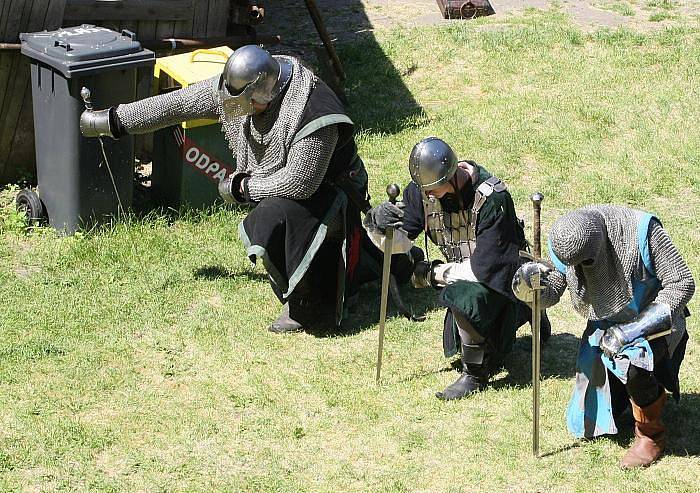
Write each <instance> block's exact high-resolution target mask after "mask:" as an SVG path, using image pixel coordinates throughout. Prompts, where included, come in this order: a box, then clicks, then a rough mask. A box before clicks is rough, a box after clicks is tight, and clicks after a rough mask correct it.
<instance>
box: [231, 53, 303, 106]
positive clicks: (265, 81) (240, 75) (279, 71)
mask: <svg viewBox="0 0 700 493" xmlns="http://www.w3.org/2000/svg"><path fill="white" fill-rule="evenodd" d="M291 77H292V64H291V63H290V62H289V61H288V60H286V59H284V58H274V57H273V56H272V55H270V54H269V53H268V52H267V51H265V50H263V49H262V48H260V47H259V46H256V45H246V46H242V47H240V48H238V49H237V50H236V51H234V52H233V54H232V55H231V56H230V57H229V58H228V60H227V61H226V65H225V66H224V71H223V73H222V74H221V77H220V78H219V96H220V98H221V102H222V104H223V106H224V110H225V111H226V112H227V113H228V114H230V115H233V116H242V115H251V114H253V113H254V112H255V110H254V108H253V101H256V102H258V103H269V102H270V101H272V100H273V99H275V98H276V97H277V96H278V95H279V94H280V93H281V92H282V90H283V89H284V88H285V86H286V85H287V83H288V82H289V80H290V79H291Z"/></svg>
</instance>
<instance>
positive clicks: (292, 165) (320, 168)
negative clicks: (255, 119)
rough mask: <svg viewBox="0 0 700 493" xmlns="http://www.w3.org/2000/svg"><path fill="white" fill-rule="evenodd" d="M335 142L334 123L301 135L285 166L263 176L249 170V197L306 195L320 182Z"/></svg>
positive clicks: (312, 191)
mask: <svg viewBox="0 0 700 493" xmlns="http://www.w3.org/2000/svg"><path fill="white" fill-rule="evenodd" d="M337 142H338V129H337V127H336V125H328V126H325V127H322V128H320V129H319V130H316V131H315V132H314V133H312V134H311V135H309V136H308V137H304V138H303V139H301V140H300V141H299V142H297V143H296V144H294V145H293V146H292V147H291V148H290V150H289V154H288V155H287V162H286V165H285V166H284V167H282V168H280V169H279V170H277V171H276V172H274V173H272V174H270V175H268V176H264V177H260V176H256V174H255V171H253V172H252V173H251V175H252V176H251V177H250V179H249V180H248V183H247V186H248V193H249V194H250V198H251V199H252V200H254V201H256V202H257V201H260V200H262V199H264V198H266V197H284V198H288V199H293V200H304V199H307V198H309V197H310V196H311V195H313V194H314V193H315V192H316V190H318V187H319V186H320V185H321V182H322V181H323V178H324V177H325V175H326V171H327V170H328V164H329V163H330V160H331V156H332V155H333V151H334V150H335V146H336V143H337Z"/></svg>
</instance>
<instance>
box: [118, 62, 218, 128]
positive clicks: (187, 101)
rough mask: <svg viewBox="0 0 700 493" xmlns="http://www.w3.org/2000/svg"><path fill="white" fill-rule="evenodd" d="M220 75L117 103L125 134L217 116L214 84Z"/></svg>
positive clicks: (215, 117) (216, 117)
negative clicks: (127, 101) (140, 98)
mask: <svg viewBox="0 0 700 493" xmlns="http://www.w3.org/2000/svg"><path fill="white" fill-rule="evenodd" d="M218 79H219V76H215V77H212V78H210V79H205V80H203V81H200V82H197V83H195V84H191V85H189V86H187V87H184V88H182V89H178V90H176V91H172V92H169V93H166V94H161V95H158V96H152V97H150V98H145V99H142V100H140V101H134V102H133V103H129V104H120V105H119V106H117V109H116V112H117V116H118V117H119V121H120V123H121V126H122V127H123V129H124V130H125V131H126V133H128V134H145V133H149V132H154V131H156V130H159V129H161V128H165V127H169V126H171V125H177V124H178V123H181V122H184V121H187V120H194V119H199V118H211V119H218V117H219V115H218V112H217V103H216V101H215V97H214V87H215V86H216V81H218Z"/></svg>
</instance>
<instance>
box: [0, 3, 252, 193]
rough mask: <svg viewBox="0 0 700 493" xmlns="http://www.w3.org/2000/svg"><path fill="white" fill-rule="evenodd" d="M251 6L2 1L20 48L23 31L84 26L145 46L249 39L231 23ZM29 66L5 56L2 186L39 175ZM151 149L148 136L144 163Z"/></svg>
mask: <svg viewBox="0 0 700 493" xmlns="http://www.w3.org/2000/svg"><path fill="white" fill-rule="evenodd" d="M246 6H247V0H121V1H119V2H115V1H105V0H0V41H1V42H5V43H17V42H18V38H17V36H18V34H19V33H20V32H32V31H40V30H42V29H48V30H53V29H57V28H58V27H61V26H63V27H69V26H76V25H80V24H83V23H89V24H96V25H99V26H104V27H107V28H110V29H113V30H115V31H121V30H122V29H128V30H130V31H133V32H135V33H136V38H137V39H140V40H144V41H149V40H153V39H160V38H167V37H183V38H207V37H221V36H226V35H227V34H243V33H245V32H246V26H243V25H240V26H237V25H232V24H231V21H234V22H237V21H238V22H240V19H243V18H244V16H245V11H246ZM64 14H65V15H64ZM227 31H228V32H227ZM164 54H165V53H164ZM28 67H29V64H28V60H27V59H26V57H23V56H21V55H20V54H18V53H16V52H0V184H2V183H7V182H11V181H15V180H16V179H18V178H19V177H23V176H32V175H33V174H34V173H35V171H34V167H35V159H34V128H33V119H32V104H31V87H30V82H29V71H28V70H29V69H28ZM151 76H152V73H151V71H150V70H147V69H141V70H140V72H139V75H138V77H139V81H140V83H139V86H138V97H139V98H142V97H146V96H148V94H149V93H150V90H151V89H150V88H151V86H150V79H151ZM149 148H150V145H149V143H148V137H145V139H144V138H140V139H138V142H137V150H140V151H141V157H142V158H148V149H149Z"/></svg>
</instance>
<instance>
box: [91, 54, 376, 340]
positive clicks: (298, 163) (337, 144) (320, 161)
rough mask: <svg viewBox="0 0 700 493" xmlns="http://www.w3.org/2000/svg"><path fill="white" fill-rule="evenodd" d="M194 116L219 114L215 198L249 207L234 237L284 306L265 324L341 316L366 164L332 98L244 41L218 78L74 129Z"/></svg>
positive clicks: (102, 114)
mask: <svg viewBox="0 0 700 493" xmlns="http://www.w3.org/2000/svg"><path fill="white" fill-rule="evenodd" d="M198 118H218V120H219V121H220V122H221V125H222V131H223V132H224V134H225V137H226V139H227V141H228V144H229V147H230V148H231V151H232V152H233V153H234V155H235V158H236V170H235V172H234V173H233V174H231V175H230V176H229V177H227V178H226V179H225V180H223V181H222V182H221V185H220V187H219V191H220V193H221V195H222V197H223V198H224V199H225V200H226V201H228V202H232V203H240V204H249V205H252V206H254V208H253V209H252V211H251V212H250V213H249V214H248V215H247V217H246V218H245V219H244V220H243V221H242V222H241V224H240V226H239V236H240V238H241V240H242V242H243V244H244V245H245V248H246V251H247V254H248V256H249V257H250V259H251V260H252V261H253V262H255V261H256V260H257V259H258V258H259V259H262V261H263V264H264V265H265V268H266V270H267V272H268V274H269V277H270V280H271V284H272V287H273V290H274V292H275V294H276V295H277V296H278V298H279V299H280V300H281V301H282V302H283V303H284V307H283V310H282V313H281V314H280V316H279V318H278V319H277V320H276V321H275V322H273V323H272V325H270V327H269V329H270V330H271V331H273V332H289V331H296V330H301V329H302V328H303V327H304V326H305V325H306V324H307V323H309V322H311V321H312V319H313V320H316V319H318V318H319V316H322V315H327V316H328V318H330V319H332V320H333V321H334V322H335V324H339V323H340V320H341V317H342V312H343V307H344V305H345V301H346V300H347V299H348V297H349V296H350V295H351V294H353V291H354V290H355V289H356V287H357V283H358V280H359V279H358V275H357V272H358V265H359V263H360V258H361V255H360V253H361V251H362V250H363V248H364V247H366V246H367V245H370V246H371V243H370V242H369V240H367V238H366V234H365V233H364V230H363V229H362V227H361V219H360V211H361V210H365V211H366V210H368V209H369V207H370V206H369V201H368V199H369V197H368V195H367V173H366V171H365V168H364V164H363V163H362V160H361V159H360V158H359V157H358V155H357V147H356V145H355V141H354V137H353V122H352V121H351V120H350V118H349V117H348V116H347V115H346V113H345V110H344V108H343V106H342V104H341V103H340V101H339V100H338V98H337V97H336V96H335V94H334V93H333V92H332V91H331V90H330V89H329V87H328V86H327V85H326V84H324V83H323V82H322V81H321V80H319V79H318V78H317V77H316V76H315V75H314V74H313V73H312V72H311V71H310V70H309V69H308V68H306V67H305V66H303V65H302V64H301V63H300V62H299V61H298V60H297V59H295V58H293V57H288V56H272V55H270V54H269V53H268V52H267V51H265V50H263V49H262V48H259V47H257V46H253V45H250V46H244V47H242V48H239V49H238V50H236V51H235V52H234V53H233V54H232V55H231V56H230V57H229V59H228V61H227V62H226V65H225V67H224V70H223V73H222V74H221V76H215V77H212V78H210V79H207V80H204V81H201V82H199V83H196V84H192V85H190V86H188V87H185V88H182V89H179V90H176V91H173V92H170V93H168V94H163V95H159V96H153V97H150V98H146V99H144V100H141V101H137V102H134V103H130V104H123V105H119V106H116V107H114V108H109V109H106V110H101V111H86V112H85V113H83V115H82V117H81V130H82V132H83V135H86V136H100V135H108V136H111V137H113V138H118V137H120V136H122V135H124V134H141V133H147V132H153V131H155V130H157V129H160V128H163V127H167V126H170V125H174V124H177V123H179V122H182V121H186V120H191V119H198Z"/></svg>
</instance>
